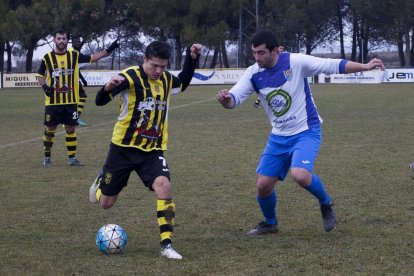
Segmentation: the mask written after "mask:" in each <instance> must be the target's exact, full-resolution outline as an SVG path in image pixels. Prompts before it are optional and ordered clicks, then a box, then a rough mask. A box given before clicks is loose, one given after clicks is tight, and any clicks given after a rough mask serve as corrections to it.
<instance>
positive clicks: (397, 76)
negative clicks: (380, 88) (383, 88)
mask: <svg viewBox="0 0 414 276" xmlns="http://www.w3.org/2000/svg"><path fill="white" fill-rule="evenodd" d="M381 79H382V82H383V83H389V82H414V69H411V68H400V69H385V71H384V72H382V76H381Z"/></svg>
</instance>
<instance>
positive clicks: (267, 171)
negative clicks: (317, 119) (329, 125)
mask: <svg viewBox="0 0 414 276" xmlns="http://www.w3.org/2000/svg"><path fill="white" fill-rule="evenodd" d="M321 141H322V133H321V129H320V128H319V127H318V128H311V129H308V130H305V131H303V132H300V133H298V134H295V135H292V136H278V135H274V134H270V137H269V140H268V141H267V145H266V148H265V149H264V151H263V153H262V156H261V158H260V161H259V165H258V166H257V169H256V172H257V173H258V174H261V175H265V176H270V177H277V178H278V179H279V180H284V179H285V177H286V175H287V173H288V171H289V169H290V168H291V167H294V168H303V169H306V170H308V171H309V172H312V171H313V166H314V162H315V159H316V157H317V155H318V152H319V148H320V145H321Z"/></svg>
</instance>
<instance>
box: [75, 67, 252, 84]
mask: <svg viewBox="0 0 414 276" xmlns="http://www.w3.org/2000/svg"><path fill="white" fill-rule="evenodd" d="M169 72H170V73H171V74H173V75H174V76H178V74H179V73H180V72H181V71H179V70H171V71H169ZM243 72H244V69H217V70H196V71H195V72H194V76H193V79H192V80H191V84H235V83H236V82H237V81H238V80H239V78H240V77H241V75H242V74H243ZM117 74H119V71H82V75H83V76H84V78H85V79H86V81H87V82H88V85H89V86H96V85H98V86H100V85H104V84H105V83H106V82H107V81H109V79H110V78H111V77H112V76H114V75H117Z"/></svg>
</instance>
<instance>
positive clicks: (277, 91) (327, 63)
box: [229, 53, 347, 136]
mask: <svg viewBox="0 0 414 276" xmlns="http://www.w3.org/2000/svg"><path fill="white" fill-rule="evenodd" d="M346 62H347V61H346V60H342V59H325V58H318V57H314V56H310V55H304V54H293V53H280V54H279V59H278V61H277V63H276V65H275V66H274V67H273V68H270V69H266V68H260V67H259V66H258V65H257V63H255V64H254V65H252V66H250V67H249V68H247V69H246V71H245V72H244V74H243V76H242V77H241V78H240V80H239V81H238V82H237V84H236V85H234V86H233V87H232V88H231V89H230V91H229V92H230V95H231V96H232V97H233V100H234V107H236V106H238V105H239V104H241V103H242V102H243V101H244V100H246V99H247V98H248V97H249V96H250V95H251V94H253V93H254V92H256V93H257V94H258V97H259V99H260V101H261V103H262V104H263V108H264V109H265V111H266V113H267V116H268V118H269V121H270V124H271V125H272V133H273V134H275V135H280V136H290V135H294V134H297V133H299V132H302V131H305V130H307V129H310V128H314V127H319V126H320V125H321V123H322V118H321V117H320V116H319V114H318V111H317V108H316V105H315V103H314V101H313V98H312V93H311V90H310V87H309V83H308V81H307V77H311V76H315V75H318V74H320V73H325V74H338V73H344V72H345V64H346Z"/></svg>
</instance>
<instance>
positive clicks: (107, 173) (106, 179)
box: [105, 172, 112, 184]
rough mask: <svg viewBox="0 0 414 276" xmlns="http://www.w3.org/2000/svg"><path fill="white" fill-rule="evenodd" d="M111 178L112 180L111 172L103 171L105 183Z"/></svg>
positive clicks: (109, 181)
mask: <svg viewBox="0 0 414 276" xmlns="http://www.w3.org/2000/svg"><path fill="white" fill-rule="evenodd" d="M111 180H112V173H110V172H105V184H109V183H111Z"/></svg>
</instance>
